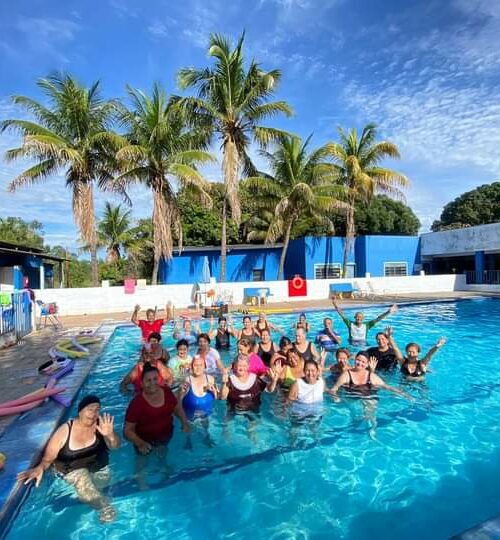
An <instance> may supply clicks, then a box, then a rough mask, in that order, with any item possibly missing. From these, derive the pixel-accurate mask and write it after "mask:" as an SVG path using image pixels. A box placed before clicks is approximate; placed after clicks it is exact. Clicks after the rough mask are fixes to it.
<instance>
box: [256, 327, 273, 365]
mask: <svg viewBox="0 0 500 540" xmlns="http://www.w3.org/2000/svg"><path fill="white" fill-rule="evenodd" d="M277 352H278V348H277V347H276V345H275V344H274V343H273V342H272V341H271V334H270V332H269V330H262V331H261V333H260V343H259V344H258V345H255V347H254V353H255V354H257V355H258V356H260V357H261V359H262V361H263V362H264V364H265V365H266V367H271V358H272V357H273V356H274V355H275V354H276V353H277Z"/></svg>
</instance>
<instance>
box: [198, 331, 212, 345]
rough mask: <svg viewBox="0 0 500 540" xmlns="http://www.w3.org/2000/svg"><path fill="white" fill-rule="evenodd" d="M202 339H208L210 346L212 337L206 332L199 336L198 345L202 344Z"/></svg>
mask: <svg viewBox="0 0 500 540" xmlns="http://www.w3.org/2000/svg"><path fill="white" fill-rule="evenodd" d="M200 339H206V340H207V341H208V344H209V345H210V336H209V335H208V334H206V333H205V332H203V333H202V334H200V335H199V336H198V339H197V340H196V343H198V345H199V344H200Z"/></svg>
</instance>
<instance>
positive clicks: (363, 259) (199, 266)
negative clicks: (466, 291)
mask: <svg viewBox="0 0 500 540" xmlns="http://www.w3.org/2000/svg"><path fill="white" fill-rule="evenodd" d="M419 246H420V243H419V237H418V236H360V237H358V238H356V240H355V243H354V248H353V249H351V251H350V253H349V258H348V276H349V277H364V276H365V275H366V273H370V275H371V276H373V277H377V276H407V275H412V274H416V273H418V271H419V270H420V247H419ZM282 247H283V244H274V245H270V246H264V245H237V246H228V252H227V262H226V279H227V281H229V282H238V281H270V280H275V279H277V274H278V267H279V260H280V256H281V249H282ZM343 255H344V238H342V237H337V236H323V237H313V236H306V237H302V238H297V239H295V240H292V241H291V242H290V244H289V246H288V252H287V256H286V259H285V267H284V277H285V279H291V278H293V277H294V276H295V275H300V276H302V277H304V278H305V279H332V278H339V277H340V276H341V273H342V260H343ZM205 257H206V258H207V259H208V263H209V267H210V274H211V275H212V276H214V277H217V278H218V276H219V274H220V247H219V246H214V247H187V248H185V249H184V250H183V251H182V253H179V252H178V251H177V252H174V257H173V259H172V260H171V261H169V262H167V261H164V260H163V261H161V264H160V271H159V280H160V283H198V282H201V281H202V272H203V263H204V260H205Z"/></svg>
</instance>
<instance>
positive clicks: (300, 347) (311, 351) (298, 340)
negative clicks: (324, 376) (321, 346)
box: [293, 328, 324, 367]
mask: <svg viewBox="0 0 500 540" xmlns="http://www.w3.org/2000/svg"><path fill="white" fill-rule="evenodd" d="M293 348H294V349H295V350H296V351H297V352H298V353H299V354H300V355H302V358H303V359H304V362H308V361H309V360H314V361H315V362H316V363H318V364H320V365H321V367H323V362H324V358H323V360H321V358H320V355H319V353H318V351H317V350H316V347H315V346H314V343H313V342H312V341H308V340H307V336H306V331H305V330H304V329H303V328H297V330H295V343H294V344H293Z"/></svg>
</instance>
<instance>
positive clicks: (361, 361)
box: [354, 354, 368, 371]
mask: <svg viewBox="0 0 500 540" xmlns="http://www.w3.org/2000/svg"><path fill="white" fill-rule="evenodd" d="M354 367H355V369H356V370H357V371H362V370H363V369H366V368H367V367H368V358H367V357H366V356H365V355H364V354H358V355H357V356H356V359H355V360H354Z"/></svg>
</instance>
